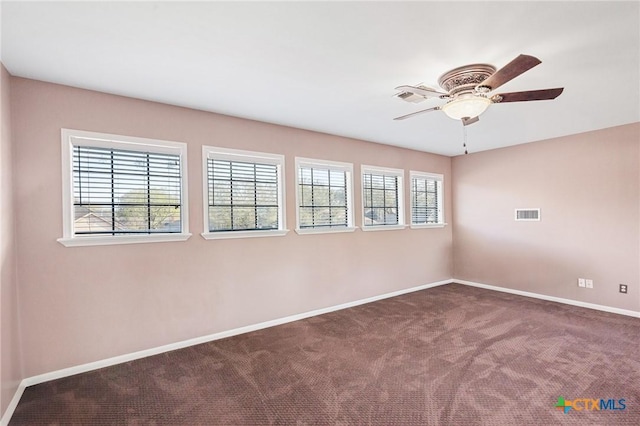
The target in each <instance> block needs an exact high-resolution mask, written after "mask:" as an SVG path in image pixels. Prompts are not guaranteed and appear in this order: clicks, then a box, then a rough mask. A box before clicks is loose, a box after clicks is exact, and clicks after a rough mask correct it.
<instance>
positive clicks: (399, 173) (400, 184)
mask: <svg viewBox="0 0 640 426" xmlns="http://www.w3.org/2000/svg"><path fill="white" fill-rule="evenodd" d="M365 174H376V175H383V176H395V177H397V179H398V180H397V188H398V189H397V193H396V197H397V201H398V215H397V217H398V223H397V224H395V225H366V222H365V209H366V206H365V204H364V203H365V196H364V194H365V188H364V183H365V179H364V175H365ZM360 179H361V181H362V182H361V185H360V187H361V189H362V211H361V213H362V230H363V231H391V230H398V229H405V228H406V227H407V224H406V219H405V205H404V169H394V168H389V167H380V166H368V165H361V166H360Z"/></svg>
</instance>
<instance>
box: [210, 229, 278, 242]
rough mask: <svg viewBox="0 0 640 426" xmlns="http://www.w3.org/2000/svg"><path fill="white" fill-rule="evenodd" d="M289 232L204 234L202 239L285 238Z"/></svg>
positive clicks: (223, 232) (222, 232)
mask: <svg viewBox="0 0 640 426" xmlns="http://www.w3.org/2000/svg"><path fill="white" fill-rule="evenodd" d="M287 232H289V230H288V229H280V230H270V231H220V232H203V233H201V234H200V235H202V238H204V239H205V240H224V239H231V238H255V237H283V236H285V235H287Z"/></svg>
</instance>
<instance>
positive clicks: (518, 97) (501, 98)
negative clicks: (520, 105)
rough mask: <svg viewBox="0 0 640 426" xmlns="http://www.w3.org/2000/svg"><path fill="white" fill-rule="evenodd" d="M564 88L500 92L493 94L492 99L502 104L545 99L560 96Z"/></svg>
mask: <svg viewBox="0 0 640 426" xmlns="http://www.w3.org/2000/svg"><path fill="white" fill-rule="evenodd" d="M563 90H564V87H559V88H556V89H544V90H528V91H526V92H510V93H499V94H497V95H493V96H492V97H491V100H492V101H493V102H494V103H497V104H501V103H504V102H525V101H545V100H549V99H555V98H557V97H558V96H560V93H562V91H563Z"/></svg>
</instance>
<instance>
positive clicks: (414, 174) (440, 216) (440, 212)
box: [409, 170, 447, 229]
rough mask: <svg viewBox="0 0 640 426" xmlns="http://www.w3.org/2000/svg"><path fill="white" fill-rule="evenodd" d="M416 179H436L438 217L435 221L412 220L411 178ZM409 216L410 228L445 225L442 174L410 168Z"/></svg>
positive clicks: (441, 226) (440, 226)
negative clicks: (420, 221) (421, 221)
mask: <svg viewBox="0 0 640 426" xmlns="http://www.w3.org/2000/svg"><path fill="white" fill-rule="evenodd" d="M414 178H416V179H428V180H435V181H437V182H438V183H437V185H436V191H437V195H438V196H437V209H438V219H439V221H438V222H437V223H414V222H413V208H414V204H413V203H414V201H413V199H414V197H413V180H414ZM409 197H410V201H409V204H410V206H409V209H410V210H409V216H410V220H411V228H412V229H420V228H443V227H444V226H446V225H447V224H446V222H445V220H444V214H445V211H444V175H442V174H439V173H428V172H419V171H414V170H411V171H410V172H409Z"/></svg>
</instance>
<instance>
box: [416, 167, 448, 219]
mask: <svg viewBox="0 0 640 426" xmlns="http://www.w3.org/2000/svg"><path fill="white" fill-rule="evenodd" d="M410 174H411V226H412V227H418V228H420V227H434V226H443V225H444V214H443V211H442V175H438V174H433V173H421V172H413V171H412V172H411V173H410Z"/></svg>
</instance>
